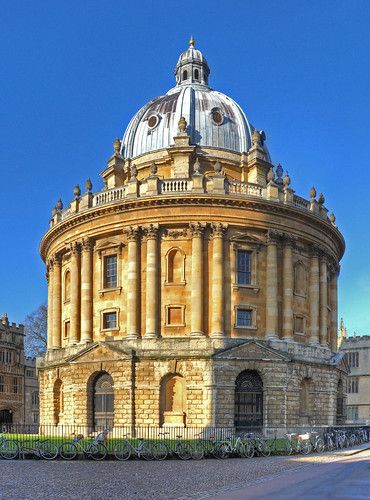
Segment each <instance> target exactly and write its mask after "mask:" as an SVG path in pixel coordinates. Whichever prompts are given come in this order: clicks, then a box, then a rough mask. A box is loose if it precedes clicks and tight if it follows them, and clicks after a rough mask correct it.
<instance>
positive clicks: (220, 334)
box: [211, 332, 225, 339]
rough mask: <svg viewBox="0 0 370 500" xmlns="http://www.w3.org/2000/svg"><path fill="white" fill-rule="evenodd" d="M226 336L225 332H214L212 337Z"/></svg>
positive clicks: (221, 337)
mask: <svg viewBox="0 0 370 500" xmlns="http://www.w3.org/2000/svg"><path fill="white" fill-rule="evenodd" d="M224 337H225V334H224V332H212V333H211V339H223V338H224Z"/></svg>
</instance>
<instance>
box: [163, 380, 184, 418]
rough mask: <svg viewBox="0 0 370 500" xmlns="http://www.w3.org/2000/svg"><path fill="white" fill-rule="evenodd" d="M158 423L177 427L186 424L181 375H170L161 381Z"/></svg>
mask: <svg viewBox="0 0 370 500" xmlns="http://www.w3.org/2000/svg"><path fill="white" fill-rule="evenodd" d="M160 422H161V425H163V424H172V425H179V426H182V425H185V423H186V385H185V379H184V377H182V376H181V375H177V374H174V375H172V374H171V375H167V376H166V377H164V378H163V379H162V382H161V404H160Z"/></svg>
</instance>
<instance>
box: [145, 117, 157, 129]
mask: <svg viewBox="0 0 370 500" xmlns="http://www.w3.org/2000/svg"><path fill="white" fill-rule="evenodd" d="M158 122H159V118H158V116H157V115H151V116H149V118H148V127H149V128H154V127H156V126H157V125H158Z"/></svg>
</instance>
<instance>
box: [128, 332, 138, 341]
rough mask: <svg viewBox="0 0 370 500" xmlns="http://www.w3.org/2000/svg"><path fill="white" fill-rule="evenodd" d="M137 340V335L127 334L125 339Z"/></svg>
mask: <svg viewBox="0 0 370 500" xmlns="http://www.w3.org/2000/svg"><path fill="white" fill-rule="evenodd" d="M138 338H139V334H138V333H129V334H128V335H127V337H126V339H127V340H137V339H138Z"/></svg>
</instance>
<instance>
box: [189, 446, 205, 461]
mask: <svg viewBox="0 0 370 500" xmlns="http://www.w3.org/2000/svg"><path fill="white" fill-rule="evenodd" d="M190 454H191V458H192V459H193V460H202V458H204V446H203V445H202V444H201V443H194V444H193V445H192V446H191V448H190Z"/></svg>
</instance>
